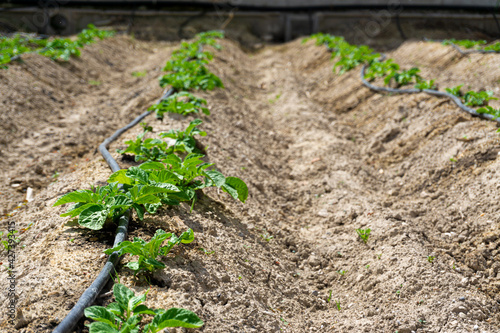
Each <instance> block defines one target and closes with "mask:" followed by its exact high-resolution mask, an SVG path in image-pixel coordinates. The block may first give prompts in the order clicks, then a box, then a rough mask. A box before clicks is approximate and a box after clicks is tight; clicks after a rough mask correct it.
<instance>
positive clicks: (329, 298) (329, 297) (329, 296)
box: [326, 290, 333, 303]
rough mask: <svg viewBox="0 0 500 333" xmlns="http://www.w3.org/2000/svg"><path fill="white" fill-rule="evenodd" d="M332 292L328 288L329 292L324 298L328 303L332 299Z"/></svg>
mask: <svg viewBox="0 0 500 333" xmlns="http://www.w3.org/2000/svg"><path fill="white" fill-rule="evenodd" d="M332 293H333V290H330V294H329V295H328V298H327V299H326V302H327V303H330V301H331V300H332Z"/></svg>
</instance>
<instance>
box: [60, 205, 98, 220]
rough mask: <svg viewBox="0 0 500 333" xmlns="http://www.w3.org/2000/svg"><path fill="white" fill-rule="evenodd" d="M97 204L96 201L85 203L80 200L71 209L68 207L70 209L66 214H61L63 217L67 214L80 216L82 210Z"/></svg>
mask: <svg viewBox="0 0 500 333" xmlns="http://www.w3.org/2000/svg"><path fill="white" fill-rule="evenodd" d="M93 205H95V203H91V202H90V203H84V202H79V203H77V204H75V205H74V206H72V207H71V208H70V209H68V211H67V212H66V213H64V214H61V216H62V217H65V216H71V217H75V216H78V215H80V213H81V212H83V211H84V210H85V209H87V208H89V207H90V206H93Z"/></svg>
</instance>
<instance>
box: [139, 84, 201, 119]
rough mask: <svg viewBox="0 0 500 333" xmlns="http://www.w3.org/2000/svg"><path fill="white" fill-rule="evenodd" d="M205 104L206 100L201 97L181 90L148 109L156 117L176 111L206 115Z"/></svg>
mask: <svg viewBox="0 0 500 333" xmlns="http://www.w3.org/2000/svg"><path fill="white" fill-rule="evenodd" d="M205 105H207V101H206V100H204V99H203V98H198V97H196V96H194V95H193V94H191V93H189V92H187V91H181V92H178V93H175V94H172V95H171V96H169V97H167V98H166V99H164V100H162V101H161V102H160V103H158V104H154V105H152V106H151V107H149V109H148V111H154V112H155V113H156V118H158V119H163V116H164V114H165V113H178V114H181V115H183V116H187V115H189V114H191V113H200V112H202V113H204V114H206V115H207V116H208V115H210V111H209V110H208V108H207V107H205Z"/></svg>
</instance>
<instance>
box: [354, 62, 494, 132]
mask: <svg viewBox="0 0 500 333" xmlns="http://www.w3.org/2000/svg"><path fill="white" fill-rule="evenodd" d="M384 59H385V55H382V56H381V57H380V59H379V61H384ZM367 67H368V65H367V64H365V65H363V68H362V69H361V81H362V82H363V84H364V85H365V86H366V87H368V88H370V89H371V90H373V91H376V92H387V93H392V94H417V93H421V92H424V93H427V94H429V95H433V96H438V97H448V98H450V99H451V100H452V101H453V102H454V103H455V104H456V105H457V106H458V107H459V108H460V109H462V110H463V111H465V112H467V113H469V114H470V115H472V116H474V117H479V118H482V119H486V120H494V121H496V122H497V123H499V124H500V118H495V117H493V116H492V115H491V114H487V113H478V112H477V111H476V110H474V109H472V108H469V107H467V106H465V105H464V104H463V103H462V101H461V100H460V98H458V97H457V96H455V95H452V94H450V93H448V92H444V91H438V90H433V89H422V90H420V89H415V88H413V89H394V88H386V87H378V86H375V85H373V84H371V83H370V82H368V80H366V79H365V71H366V68H367Z"/></svg>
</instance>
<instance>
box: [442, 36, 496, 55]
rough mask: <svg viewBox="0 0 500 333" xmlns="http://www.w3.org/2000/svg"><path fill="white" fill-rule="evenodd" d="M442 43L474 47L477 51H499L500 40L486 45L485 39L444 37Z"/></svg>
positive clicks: (467, 47) (466, 47)
mask: <svg viewBox="0 0 500 333" xmlns="http://www.w3.org/2000/svg"><path fill="white" fill-rule="evenodd" d="M442 44H443V45H457V46H460V47H463V48H465V49H474V50H479V51H493V52H500V42H496V43H491V44H489V45H486V44H487V42H486V41H485V40H470V39H453V38H452V39H445V40H444V41H443V42H442Z"/></svg>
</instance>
